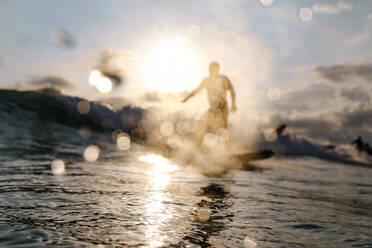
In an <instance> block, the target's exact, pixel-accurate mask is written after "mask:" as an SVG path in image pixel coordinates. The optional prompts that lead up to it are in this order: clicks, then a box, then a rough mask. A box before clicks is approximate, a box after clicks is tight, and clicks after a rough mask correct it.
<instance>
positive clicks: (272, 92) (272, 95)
mask: <svg viewBox="0 0 372 248" xmlns="http://www.w3.org/2000/svg"><path fill="white" fill-rule="evenodd" d="M280 96H281V92H280V90H279V89H278V88H270V89H269V90H268V91H267V98H269V100H270V101H278V100H279V99H280Z"/></svg>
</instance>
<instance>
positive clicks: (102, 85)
mask: <svg viewBox="0 0 372 248" xmlns="http://www.w3.org/2000/svg"><path fill="white" fill-rule="evenodd" d="M89 83H90V84H91V85H92V86H94V87H96V89H97V90H98V91H99V92H101V93H109V92H111V90H112V82H111V80H110V79H108V78H107V77H104V76H102V74H101V72H100V71H98V70H94V71H92V72H91V73H90V74H89Z"/></svg>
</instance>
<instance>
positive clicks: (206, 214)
mask: <svg viewBox="0 0 372 248" xmlns="http://www.w3.org/2000/svg"><path fill="white" fill-rule="evenodd" d="M197 217H198V220H200V221H202V222H206V221H208V220H209V218H210V217H211V210H210V209H208V208H199V209H198V213H197Z"/></svg>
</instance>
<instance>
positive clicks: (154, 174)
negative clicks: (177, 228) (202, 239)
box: [138, 154, 178, 247]
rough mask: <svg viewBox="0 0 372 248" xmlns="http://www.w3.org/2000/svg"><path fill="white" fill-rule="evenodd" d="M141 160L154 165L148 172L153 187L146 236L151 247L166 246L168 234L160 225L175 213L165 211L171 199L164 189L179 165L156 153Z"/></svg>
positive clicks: (140, 158)
mask: <svg viewBox="0 0 372 248" xmlns="http://www.w3.org/2000/svg"><path fill="white" fill-rule="evenodd" d="M138 159H139V160H140V161H143V162H146V163H149V164H152V165H153V168H152V170H149V171H147V172H146V174H147V175H149V186H150V187H151V189H152V191H151V196H150V199H149V202H148V203H147V204H146V213H147V223H148V224H147V225H146V236H145V239H146V240H148V242H149V243H148V245H149V247H162V246H164V239H165V238H166V236H165V235H164V233H163V232H162V231H160V227H162V226H164V225H166V224H167V223H168V222H169V221H170V220H171V219H172V218H173V214H172V213H171V212H169V211H165V206H164V203H163V202H164V201H169V199H168V198H167V197H166V196H165V193H164V191H163V190H164V189H165V188H166V187H167V186H168V184H169V181H170V179H171V175H170V174H168V173H169V172H174V171H176V170H178V166H177V165H172V164H170V163H169V160H168V159H166V158H164V157H162V156H160V155H156V154H148V155H143V156H140V157H139V158H138Z"/></svg>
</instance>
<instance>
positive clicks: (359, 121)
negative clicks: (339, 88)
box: [338, 103, 372, 129]
mask: <svg viewBox="0 0 372 248" xmlns="http://www.w3.org/2000/svg"><path fill="white" fill-rule="evenodd" d="M338 115H339V116H340V120H341V123H342V126H343V127H345V128H347V127H349V128H358V129H361V128H363V127H364V128H368V129H370V128H371V127H370V123H372V106H371V104H369V103H361V104H358V105H355V106H354V107H349V108H345V109H344V110H343V111H342V112H340V113H338Z"/></svg>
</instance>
